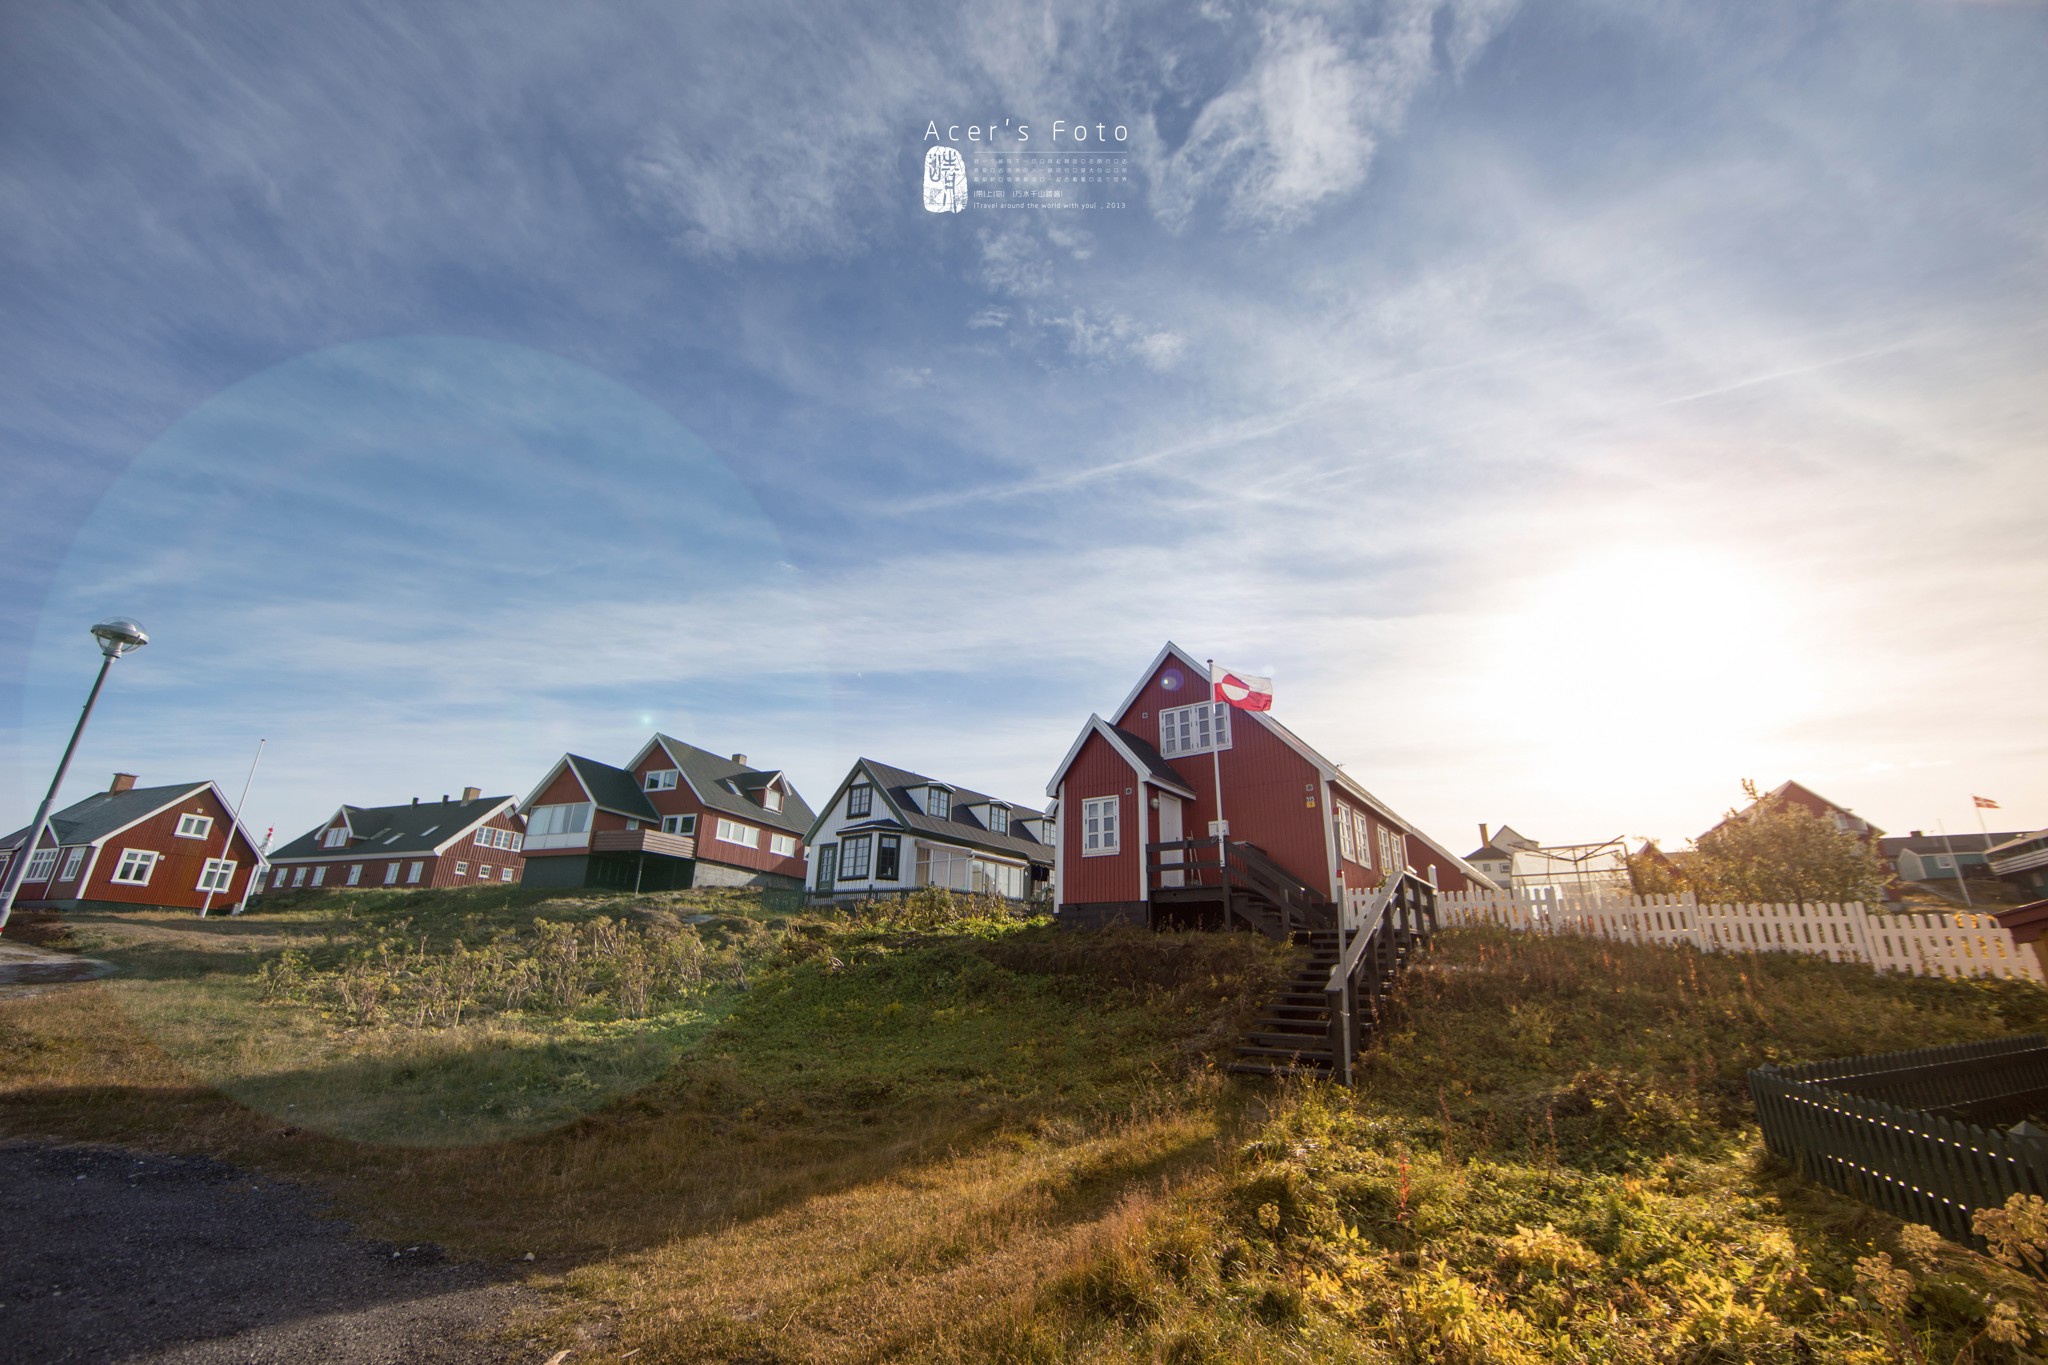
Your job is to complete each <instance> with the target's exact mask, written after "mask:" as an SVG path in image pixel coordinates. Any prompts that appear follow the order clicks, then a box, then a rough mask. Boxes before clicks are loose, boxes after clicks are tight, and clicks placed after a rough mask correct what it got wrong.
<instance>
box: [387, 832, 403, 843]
mask: <svg viewBox="0 0 2048 1365" xmlns="http://www.w3.org/2000/svg"><path fill="white" fill-rule="evenodd" d="M400 832H401V831H399V830H395V829H394V830H392V831H391V832H390V833H389V834H387V835H385V836H384V842H385V843H387V844H395V843H397V842H398V836H399V834H400Z"/></svg>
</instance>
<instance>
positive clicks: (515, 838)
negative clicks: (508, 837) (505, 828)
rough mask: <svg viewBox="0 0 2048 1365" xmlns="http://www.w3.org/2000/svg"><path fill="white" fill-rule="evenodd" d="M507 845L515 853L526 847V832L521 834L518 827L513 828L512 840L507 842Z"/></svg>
mask: <svg viewBox="0 0 2048 1365" xmlns="http://www.w3.org/2000/svg"><path fill="white" fill-rule="evenodd" d="M506 847H507V848H509V849H511V850H512V851H513V852H514V853H517V852H518V851H519V850H520V849H522V848H525V847H526V836H525V835H524V834H521V833H520V832H519V831H518V830H516V829H515V830H513V831H512V842H511V843H509V844H507V845H506Z"/></svg>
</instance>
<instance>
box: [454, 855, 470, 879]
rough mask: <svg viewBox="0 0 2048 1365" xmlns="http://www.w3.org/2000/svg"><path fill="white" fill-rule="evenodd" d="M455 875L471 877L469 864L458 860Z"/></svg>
mask: <svg viewBox="0 0 2048 1365" xmlns="http://www.w3.org/2000/svg"><path fill="white" fill-rule="evenodd" d="M455 875H456V876H458V877H467V876H468V875H469V864H468V863H466V862H462V861H461V860H459V859H458V860H457V861H456V864H455Z"/></svg>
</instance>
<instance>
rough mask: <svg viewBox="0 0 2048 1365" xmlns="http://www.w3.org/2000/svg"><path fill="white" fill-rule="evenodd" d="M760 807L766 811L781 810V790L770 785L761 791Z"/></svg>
mask: <svg viewBox="0 0 2048 1365" xmlns="http://www.w3.org/2000/svg"><path fill="white" fill-rule="evenodd" d="M761 805H762V806H763V807H764V808H766V809H768V810H781V809H782V788H780V787H778V786H775V785H774V784H772V783H771V784H770V785H768V786H766V787H763V788H762V789H761Z"/></svg>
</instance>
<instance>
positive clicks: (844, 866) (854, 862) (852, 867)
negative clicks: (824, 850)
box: [839, 834, 874, 882]
mask: <svg viewBox="0 0 2048 1365" xmlns="http://www.w3.org/2000/svg"><path fill="white" fill-rule="evenodd" d="M873 845H874V840H872V839H870V838H869V837H868V836H867V835H865V834H856V835H854V836H853V837H852V838H850V839H841V840H840V841H839V880H840V881H843V882H853V881H861V880H863V879H865V878H866V877H867V875H868V855H869V852H870V850H871V849H872V847H873Z"/></svg>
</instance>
